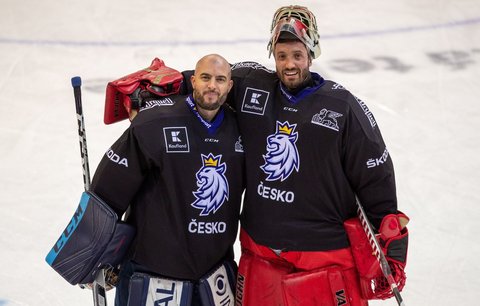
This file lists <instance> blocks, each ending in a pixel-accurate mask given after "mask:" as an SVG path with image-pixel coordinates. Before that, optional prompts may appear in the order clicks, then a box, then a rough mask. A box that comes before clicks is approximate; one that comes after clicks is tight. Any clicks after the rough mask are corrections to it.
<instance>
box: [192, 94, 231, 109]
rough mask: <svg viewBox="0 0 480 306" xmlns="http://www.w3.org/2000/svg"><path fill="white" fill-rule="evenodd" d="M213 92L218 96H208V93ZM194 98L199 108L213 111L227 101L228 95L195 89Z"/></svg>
mask: <svg viewBox="0 0 480 306" xmlns="http://www.w3.org/2000/svg"><path fill="white" fill-rule="evenodd" d="M212 93H214V94H215V95H216V98H215V97H214V96H209V97H206V96H207V95H208V94H212ZM193 99H194V100H195V104H196V105H197V107H198V108H201V109H204V110H210V111H212V110H216V109H218V108H220V106H222V104H223V102H225V100H226V96H222V95H220V94H219V93H217V92H213V91H206V92H202V93H200V92H198V91H194V92H193Z"/></svg>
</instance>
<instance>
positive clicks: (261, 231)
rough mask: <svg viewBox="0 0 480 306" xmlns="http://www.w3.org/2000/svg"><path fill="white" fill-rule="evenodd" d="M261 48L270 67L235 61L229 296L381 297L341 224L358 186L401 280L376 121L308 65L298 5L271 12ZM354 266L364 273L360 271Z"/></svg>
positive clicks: (304, 300)
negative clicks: (236, 132)
mask: <svg viewBox="0 0 480 306" xmlns="http://www.w3.org/2000/svg"><path fill="white" fill-rule="evenodd" d="M268 50H269V53H270V54H273V56H274V58H275V65H276V72H274V71H270V70H268V69H266V68H264V67H263V66H261V65H259V64H256V63H239V64H236V65H233V67H232V78H233V80H234V83H235V86H234V88H233V90H232V92H231V94H232V99H231V101H233V103H234V106H235V108H236V110H237V111H238V121H239V126H240V131H241V134H242V137H243V140H244V147H245V154H246V167H247V171H246V172H247V189H246V195H245V200H244V210H243V212H242V216H241V225H242V230H241V236H240V240H241V245H242V256H241V259H240V264H239V274H238V279H237V293H236V302H237V305H244V306H252V305H262V306H269V305H272V306H273V305H275V306H277V305H288V306H292V305H302V306H310V305H352V306H359V305H367V304H368V303H367V300H368V299H372V298H385V297H387V296H389V295H388V294H387V295H382V294H385V292H388V291H390V288H388V286H385V285H383V287H382V286H381V285H380V284H378V280H377V279H375V278H376V277H377V276H379V267H378V262H377V263H376V265H375V263H373V262H369V264H371V266H365V265H366V263H365V262H366V261H367V260H364V259H363V258H359V259H358V260H357V264H356V260H355V259H357V258H355V259H354V256H353V255H352V249H353V248H357V247H358V246H357V245H355V243H356V241H349V238H348V236H347V232H346V230H345V228H344V223H345V221H347V220H348V219H350V218H353V217H355V216H356V208H357V206H356V200H355V199H356V196H358V198H359V200H360V202H361V203H362V204H363V206H364V208H365V210H366V212H367V214H368V217H369V219H370V220H371V222H372V223H373V225H374V226H375V227H376V229H377V230H378V231H379V233H380V234H381V235H382V236H381V237H382V238H383V246H384V247H385V251H386V253H387V259H388V260H389V263H390V265H391V267H392V269H393V270H394V275H395V277H396V281H397V282H398V283H399V284H400V287H403V284H404V282H405V274H404V270H403V269H404V266H405V263H406V251H407V235H408V232H407V229H406V228H405V227H404V226H405V224H406V222H407V221H408V219H407V217H406V216H405V215H403V214H402V213H400V212H398V210H397V199H396V190H395V178H394V170H393V164H392V160H391V157H390V154H389V151H388V149H387V147H386V145H385V143H384V141H383V139H382V136H381V133H380V130H379V127H378V124H377V121H376V120H375V118H374V116H373V114H372V113H371V111H370V110H369V109H368V107H367V105H366V104H365V103H364V102H363V101H362V100H361V99H360V98H358V97H356V96H354V95H352V94H351V93H350V92H349V91H348V90H347V89H345V88H344V87H343V86H341V85H340V84H338V83H335V82H332V81H328V80H325V79H323V78H322V77H321V76H320V75H319V74H317V73H314V72H310V70H309V68H310V66H311V64H312V59H314V58H317V57H318V56H319V55H320V46H319V34H318V32H317V25H316V21H315V16H314V15H313V14H312V13H311V12H310V11H309V10H308V9H307V8H305V7H301V6H285V7H281V8H279V9H278V10H277V11H276V12H275V14H274V17H273V21H272V26H271V39H270V42H269V44H268ZM229 101H230V100H229ZM367 246H368V245H367ZM370 256H371V255H370ZM359 265H360V267H359ZM359 270H362V271H367V272H366V273H365V274H367V275H360V278H359V273H358V271H359ZM374 271H375V272H374ZM372 281H374V282H375V281H376V282H377V283H375V285H376V286H377V287H376V288H374V289H375V290H376V292H372V290H373V289H372V287H371V282H372ZM375 294H377V295H375Z"/></svg>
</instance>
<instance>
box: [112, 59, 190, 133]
mask: <svg viewBox="0 0 480 306" xmlns="http://www.w3.org/2000/svg"><path fill="white" fill-rule="evenodd" d="M182 81H183V75H182V74H181V73H180V72H179V71H177V70H175V69H172V68H170V67H167V66H165V63H164V62H163V61H162V60H160V59H158V58H155V59H153V61H152V64H151V65H150V66H149V67H147V68H145V69H142V70H139V71H137V72H134V73H131V74H129V75H127V76H124V77H122V78H120V79H118V80H115V81H112V82H109V83H108V85H107V92H106V96H105V113H104V118H103V121H104V122H105V124H111V123H115V122H117V121H120V120H123V119H126V118H130V119H132V117H133V114H132V113H133V112H136V111H137V110H138V109H139V108H140V103H139V101H140V100H139V98H142V97H141V96H140V95H139V94H140V93H141V92H145V93H151V94H152V95H155V96H168V95H171V94H176V93H178V92H179V90H180V85H181V83H182Z"/></svg>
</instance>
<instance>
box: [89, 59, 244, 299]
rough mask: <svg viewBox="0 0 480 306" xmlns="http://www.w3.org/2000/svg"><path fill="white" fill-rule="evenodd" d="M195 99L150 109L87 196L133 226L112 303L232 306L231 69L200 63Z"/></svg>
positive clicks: (236, 199)
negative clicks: (97, 199) (95, 197)
mask: <svg viewBox="0 0 480 306" xmlns="http://www.w3.org/2000/svg"><path fill="white" fill-rule="evenodd" d="M190 81H191V83H192V87H193V88H194V90H193V93H192V95H188V96H182V95H177V96H169V97H164V98H159V99H157V100H150V101H148V102H147V103H146V104H145V105H143V107H142V108H141V109H140V110H139V112H138V115H137V116H136V117H135V119H134V120H133V121H132V124H131V126H130V127H129V128H128V129H127V130H126V131H125V132H124V134H123V135H122V136H121V137H120V138H119V139H118V140H117V141H116V142H115V143H114V144H113V145H112V146H111V147H109V148H108V150H107V152H106V154H105V156H104V157H103V159H102V160H101V162H100V164H99V166H98V168H97V170H96V172H95V175H94V178H93V181H92V187H91V191H92V192H93V193H95V194H96V195H98V196H99V197H100V198H102V199H103V200H104V201H105V202H106V203H107V204H108V205H109V206H110V207H111V208H112V209H113V210H115V212H116V213H117V214H118V216H119V217H120V216H122V215H124V213H125V212H126V211H127V209H129V214H128V216H127V217H126V219H125V221H126V222H127V223H129V224H131V225H133V226H135V227H136V237H135V240H134V242H133V243H132V245H131V247H130V251H129V253H128V255H127V258H126V259H125V260H124V263H123V264H122V266H121V268H120V274H119V282H118V284H117V287H116V288H117V289H116V296H115V305H117V306H119V305H136V306H137V305H163V304H165V305H166V304H167V303H168V305H186V306H188V305H204V306H207V305H215V303H217V304H219V303H220V302H221V303H227V302H228V301H230V305H232V304H233V303H234V300H233V299H234V295H233V292H232V289H234V288H235V287H234V281H235V271H236V265H235V263H234V261H233V258H234V254H233V243H234V241H235V238H236V234H237V230H238V218H239V211H240V201H241V195H242V192H243V189H244V185H243V181H244V170H243V163H244V153H243V146H242V143H241V138H240V134H239V131H238V126H237V123H236V118H235V114H234V113H233V112H232V111H231V110H230V109H229V108H228V107H225V106H224V105H223V104H224V102H225V100H226V97H227V94H228V92H229V91H230V89H231V88H232V85H233V82H232V80H231V72H230V65H229V64H228V62H227V61H226V60H225V59H224V58H223V57H221V56H220V55H217V54H210V55H207V56H204V57H202V58H201V59H200V60H199V61H198V63H197V65H196V69H195V74H194V75H193V76H192V77H191V80H190ZM215 301H217V302H215Z"/></svg>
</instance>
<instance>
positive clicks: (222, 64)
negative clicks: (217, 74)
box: [195, 54, 232, 79]
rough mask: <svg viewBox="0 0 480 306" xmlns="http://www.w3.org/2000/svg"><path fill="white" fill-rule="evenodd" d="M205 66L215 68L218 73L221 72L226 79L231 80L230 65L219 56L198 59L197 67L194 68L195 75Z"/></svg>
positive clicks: (210, 55) (209, 55)
mask: <svg viewBox="0 0 480 306" xmlns="http://www.w3.org/2000/svg"><path fill="white" fill-rule="evenodd" d="M205 66H210V67H215V68H216V69H218V70H219V71H223V73H224V74H225V76H226V77H228V79H230V78H231V75H232V72H231V69H230V64H229V63H228V62H227V60H226V59H225V58H224V57H223V56H221V55H218V54H208V55H205V56H204V57H202V58H201V59H199V60H198V62H197V65H196V66H195V74H197V72H201V71H202V69H204V67H205Z"/></svg>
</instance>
